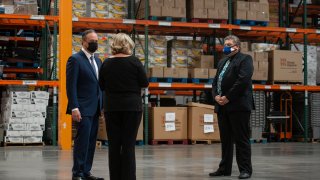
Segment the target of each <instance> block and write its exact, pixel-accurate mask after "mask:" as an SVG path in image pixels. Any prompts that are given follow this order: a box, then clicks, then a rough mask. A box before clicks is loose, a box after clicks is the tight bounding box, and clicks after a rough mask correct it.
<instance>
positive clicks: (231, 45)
mask: <svg viewBox="0 0 320 180" xmlns="http://www.w3.org/2000/svg"><path fill="white" fill-rule="evenodd" d="M224 46H228V47H233V46H235V44H224Z"/></svg>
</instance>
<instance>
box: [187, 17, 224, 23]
mask: <svg viewBox="0 0 320 180" xmlns="http://www.w3.org/2000/svg"><path fill="white" fill-rule="evenodd" d="M189 21H190V22H193V23H218V24H227V22H228V20H227V19H203V18H191V19H190V20H189Z"/></svg>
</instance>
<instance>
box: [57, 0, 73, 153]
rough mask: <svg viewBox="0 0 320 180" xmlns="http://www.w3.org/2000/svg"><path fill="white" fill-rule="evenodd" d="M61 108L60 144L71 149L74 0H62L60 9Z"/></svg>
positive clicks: (63, 147) (59, 124)
mask: <svg viewBox="0 0 320 180" xmlns="http://www.w3.org/2000/svg"><path fill="white" fill-rule="evenodd" d="M59 13H60V16H59V35H60V36H59V38H60V39H59V42H60V46H59V52H60V55H59V57H60V58H59V59H60V61H59V71H60V73H59V80H60V81H59V82H60V86H59V103H58V105H59V108H58V117H59V118H58V140H59V141H58V144H59V147H60V148H61V149H62V150H70V149H71V141H72V123H71V117H70V116H67V115H66V109H67V103H68V102H67V101H68V100H67V92H66V76H65V72H66V64H67V60H68V58H69V56H71V54H72V1H60V9H59Z"/></svg>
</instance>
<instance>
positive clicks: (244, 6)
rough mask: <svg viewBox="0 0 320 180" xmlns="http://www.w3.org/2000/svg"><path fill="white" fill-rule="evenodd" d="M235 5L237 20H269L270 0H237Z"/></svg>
mask: <svg viewBox="0 0 320 180" xmlns="http://www.w3.org/2000/svg"><path fill="white" fill-rule="evenodd" d="M234 6H235V7H234V17H235V19H236V20H253V21H263V22H268V21H269V15H270V13H269V3H268V0H260V1H259V2H257V1H256V0H249V1H235V2H234Z"/></svg>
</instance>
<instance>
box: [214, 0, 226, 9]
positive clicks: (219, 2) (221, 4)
mask: <svg viewBox="0 0 320 180" xmlns="http://www.w3.org/2000/svg"><path fill="white" fill-rule="evenodd" d="M214 8H215V9H224V10H226V9H228V0H216V1H215V3H214Z"/></svg>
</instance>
